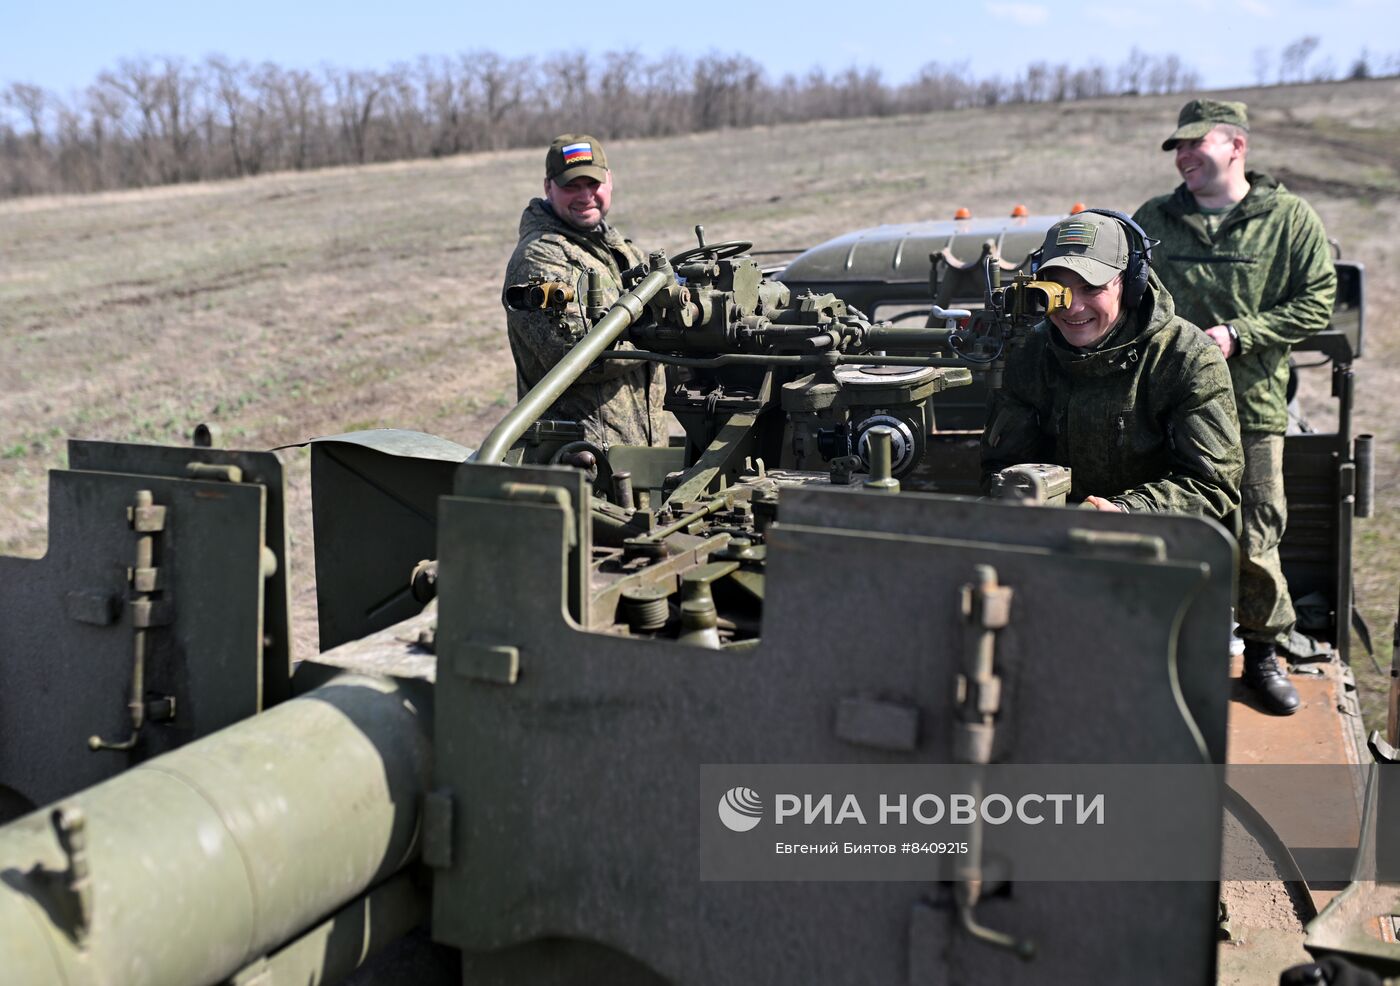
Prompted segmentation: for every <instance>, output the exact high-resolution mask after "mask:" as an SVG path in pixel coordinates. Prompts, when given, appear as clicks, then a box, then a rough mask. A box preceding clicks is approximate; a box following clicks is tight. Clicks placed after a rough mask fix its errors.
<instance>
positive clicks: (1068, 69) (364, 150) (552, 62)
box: [0, 39, 1395, 195]
mask: <svg viewBox="0 0 1400 986" xmlns="http://www.w3.org/2000/svg"><path fill="white" fill-rule="evenodd" d="M1304 40H1306V39H1304ZM1311 53H1312V51H1311V48H1308V47H1306V46H1304V47H1296V46H1295V49H1294V55H1293V62H1290V68H1289V71H1294V70H1295V69H1296V70H1297V71H1302V69H1301V68H1298V66H1305V65H1306V63H1307V61H1308V58H1309V57H1311ZM1394 61H1395V59H1391V61H1388V62H1386V63H1385V64H1386V66H1390V65H1391V64H1392V62H1394ZM1324 70H1326V71H1330V70H1328V69H1327V68H1326V65H1325V64H1324V65H1323V66H1322V67H1320V68H1315V71H1324ZM1368 71H1369V68H1368ZM1198 82H1199V76H1198V74H1197V73H1196V72H1195V70H1194V69H1192V68H1190V67H1189V66H1187V65H1185V64H1184V63H1183V62H1182V61H1181V60H1180V58H1179V57H1177V56H1176V55H1170V54H1169V55H1165V56H1154V55H1149V54H1145V53H1143V52H1141V51H1139V50H1138V49H1136V48H1135V49H1133V50H1132V51H1131V52H1130V53H1129V57H1128V60H1127V61H1126V62H1125V63H1124V64H1123V65H1121V66H1118V67H1117V68H1116V69H1109V68H1105V67H1104V66H1101V65H1097V64H1093V63H1090V64H1087V65H1086V64H1067V63H1061V64H1052V63H1049V62H1046V61H1037V62H1034V63H1032V64H1031V65H1029V66H1028V67H1027V68H1026V69H1025V71H1024V72H1023V73H1022V74H1021V75H1019V76H1017V77H1013V78H1010V79H1003V78H1002V77H1000V76H993V77H991V78H983V79H978V78H976V77H974V76H973V74H972V72H971V70H970V68H969V66H968V65H967V64H966V63H960V64H956V65H947V64H939V63H936V62H931V63H929V64H928V65H925V66H924V67H923V68H922V69H920V71H919V73H918V75H917V76H915V78H914V79H912V80H910V81H909V82H906V83H903V84H892V83H890V82H888V81H886V80H885V79H884V77H883V76H882V74H881V72H880V70H879V69H878V68H875V67H873V66H866V67H861V66H856V65H853V66H851V67H850V68H847V69H845V70H841V71H838V72H836V73H835V74H832V73H829V72H828V71H826V70H825V69H823V68H821V67H816V68H814V69H812V70H811V71H809V72H808V73H806V74H805V75H797V74H788V75H785V76H783V77H782V78H781V79H780V80H778V81H777V82H776V83H774V82H771V81H770V80H769V79H768V78H767V77H766V75H765V73H764V70H763V67H762V66H761V65H759V64H758V63H757V62H755V61H754V60H753V59H752V58H750V57H748V56H747V55H743V54H738V53H725V52H719V51H712V52H710V53H709V54H707V55H705V56H703V57H701V58H699V59H696V60H691V59H688V58H686V57H685V56H684V55H681V54H678V53H675V52H666V53H664V54H661V55H659V56H657V57H655V58H652V59H647V58H644V57H643V56H642V55H641V54H640V53H638V52H636V51H621V52H610V53H607V54H605V55H603V56H601V57H600V58H593V57H591V56H589V55H587V54H585V53H583V52H578V51H575V52H563V53H557V54H554V55H551V56H549V57H548V58H545V59H542V60H540V61H539V62H536V61H534V60H532V59H528V58H522V59H506V58H502V57H501V56H500V55H498V54H496V53H494V52H489V51H474V52H465V53H461V54H459V55H456V56H454V57H452V58H438V59H429V58H421V59H419V60H418V61H416V62H414V63H413V64H411V65H410V64H400V65H395V66H394V67H393V68H392V69H390V70H389V71H387V72H366V71H358V70H350V69H340V68H334V67H330V66H327V67H324V68H323V69H322V70H321V71H320V72H319V73H317V74H313V73H310V72H306V71H303V70H286V69H283V68H281V67H279V66H277V65H273V64H270V63H265V64H262V65H260V66H258V67H256V68H251V67H249V66H248V65H247V64H246V63H244V62H234V61H231V60H230V59H228V58H226V57H224V56H221V55H210V56H208V57H207V58H206V59H205V60H204V61H203V62H202V63H200V64H197V65H187V64H186V63H184V62H182V61H181V60H179V59H175V58H154V59H153V58H139V59H132V60H125V61H122V62H119V63H118V65H117V67H116V68H115V69H112V70H108V71H104V72H102V73H101V74H100V75H99V76H98V78H97V80H96V82H95V83H94V84H93V85H92V86H91V87H89V89H88V90H87V92H86V93H85V94H83V95H82V96H81V97H80V98H78V99H77V100H75V101H74V102H73V104H72V105H68V104H65V103H64V102H63V101H62V100H61V99H59V98H58V97H56V96H54V95H53V94H52V93H49V92H46V91H45V90H44V89H42V88H40V87H38V86H33V85H28V84H25V83H12V84H10V85H8V86H7V87H6V88H4V89H0V195H23V194H32V193H35V192H42V191H48V190H69V191H88V190H93V189H99V188H118V187H128V186H133V185H147V184H152V183H156V182H172V181H186V180H195V179H201V178H221V177H229V176H238V175H247V174H257V173H259V172H262V171H265V170H268V169H277V168H292V169H298V170H300V169H304V168H312V167H324V166H328V165H337V164H345V163H364V162H369V161H381V160H393V159H399V158H411V157H421V156H426V155H442V154H455V153H460V152H463V151H471V150H478V149H482V148H496V147H516V146H522V145H538V144H539V143H541V142H542V141H545V140H548V139H550V138H551V137H553V136H554V135H556V134H558V133H560V132H565V131H572V130H587V131H589V132H592V133H596V134H598V135H599V136H601V137H613V136H654V135H661V134H675V133H686V132H694V131H696V130H708V129H715V128H721V127H744V126H752V125H754V124H757V123H769V122H775V121H787V120H793V121H797V120H813V119H820V118H828V117H831V118H841V117H853V116H879V115H883V114H888V113H926V112H931V111H934V110H940V109H953V108H959V107H968V106H996V105H998V104H1000V103H1004V102H1015V101H1022V102H1024V101H1030V102H1043V101H1047V100H1055V101H1063V100H1074V99H1090V98H1095V97H1098V96H1103V95H1107V94H1109V93H1111V92H1113V91H1114V88H1115V84H1116V88H1117V90H1118V91H1133V92H1136V91H1154V92H1173V91H1178V90H1179V89H1181V88H1186V87H1191V86H1195V85H1197V84H1198Z"/></svg>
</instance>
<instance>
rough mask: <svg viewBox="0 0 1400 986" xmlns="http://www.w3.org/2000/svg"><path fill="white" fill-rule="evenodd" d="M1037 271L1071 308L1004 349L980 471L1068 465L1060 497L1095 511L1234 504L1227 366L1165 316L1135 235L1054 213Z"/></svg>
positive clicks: (1195, 334) (1164, 296)
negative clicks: (1063, 290) (1065, 491)
mask: <svg viewBox="0 0 1400 986" xmlns="http://www.w3.org/2000/svg"><path fill="white" fill-rule="evenodd" d="M1122 219H1124V220H1125V219H1126V217H1122ZM1130 233H1131V234H1132V236H1133V238H1134V239H1135V240H1137V242H1136V243H1130V241H1129V234H1130ZM1037 276H1038V277H1039V278H1041V279H1042V280H1051V281H1055V282H1057V283H1060V284H1063V285H1065V286H1066V287H1068V288H1069V289H1070V292H1071V294H1072V299H1071V303H1070V305H1069V307H1068V308H1067V309H1065V310H1063V311H1060V312H1056V313H1055V314H1052V315H1051V316H1050V317H1049V319H1048V320H1047V321H1045V322H1042V323H1040V324H1039V325H1037V326H1036V327H1035V328H1034V329H1032V330H1031V334H1030V338H1029V339H1028V340H1027V341H1026V343H1025V344H1024V345H1022V346H1020V347H1018V348H1017V349H1016V350H1015V351H1014V352H1013V353H1012V354H1011V356H1010V357H1008V359H1007V361H1006V373H1005V376H1004V380H1003V384H1002V386H1001V388H1000V389H999V390H996V391H993V393H992V398H991V403H990V407H989V409H988V415H987V429H986V431H985V432H984V433H983V436H982V470H983V474H984V477H985V478H987V479H990V477H991V474H992V473H993V472H995V471H996V470H999V469H1003V468H1005V467H1007V466H1012V465H1016V464H1018V463H1024V462H1047V463H1055V464H1057V465H1062V466H1068V467H1069V468H1070V470H1071V474H1072V481H1073V486H1072V488H1071V490H1070V498H1071V499H1072V500H1080V501H1083V502H1085V503H1089V504H1091V505H1093V506H1094V507H1096V508H1098V509H1099V510H1122V511H1130V512H1131V511H1141V512H1147V513H1159V512H1170V513H1184V514H1195V515H1197V516H1205V517H1214V518H1220V517H1223V516H1225V515H1226V514H1228V513H1229V512H1230V511H1232V510H1234V509H1235V508H1236V507H1237V506H1238V505H1239V493H1238V488H1239V481H1240V473H1241V470H1242V468H1243V461H1242V458H1241V455H1240V448H1239V428H1238V426H1237V424H1236V420H1235V403H1234V399H1233V397H1232V395H1231V392H1230V374H1229V371H1228V370H1226V368H1225V360H1224V359H1223V358H1222V357H1221V355H1220V351H1219V350H1218V349H1216V348H1215V347H1214V346H1212V345H1211V344H1210V340H1208V339H1207V338H1206V337H1205V336H1203V335H1202V334H1201V332H1200V330H1199V329H1197V328H1196V327H1195V326H1194V325H1191V324H1190V323H1189V322H1187V321H1185V320H1184V319H1182V318H1180V317H1178V316H1177V314H1176V312H1175V310H1174V308H1173V305H1172V298H1171V295H1170V294H1168V293H1167V292H1166V291H1165V290H1164V289H1163V288H1162V284H1161V282H1160V281H1158V280H1157V277H1156V275H1155V274H1153V273H1152V272H1151V271H1150V269H1149V267H1148V251H1147V249H1146V244H1145V243H1143V242H1142V241H1141V239H1140V238H1138V236H1137V231H1135V230H1130V229H1129V227H1128V226H1127V225H1126V224H1125V222H1123V221H1120V219H1119V218H1114V217H1112V216H1108V215H1100V214H1096V213H1092V212H1086V213H1080V214H1079V215H1077V216H1071V217H1070V218H1068V219H1064V220H1061V221H1060V222H1058V223H1056V224H1055V225H1054V226H1052V227H1050V230H1049V231H1048V232H1047V233H1046V235H1045V243H1044V245H1043V246H1042V248H1041V259H1040V266H1039V273H1038V275H1037Z"/></svg>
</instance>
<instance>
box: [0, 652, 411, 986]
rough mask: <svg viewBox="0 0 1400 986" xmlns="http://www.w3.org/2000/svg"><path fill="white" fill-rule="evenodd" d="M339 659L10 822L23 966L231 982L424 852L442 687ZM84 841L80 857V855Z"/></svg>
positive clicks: (12, 964)
mask: <svg viewBox="0 0 1400 986" xmlns="http://www.w3.org/2000/svg"><path fill="white" fill-rule="evenodd" d="M410 687H411V686H408V685H402V684H399V683H397V682H395V681H393V680H389V679H377V678H370V677H365V676H358V675H341V676H338V677H336V678H334V679H332V680H331V681H330V682H328V683H326V684H325V685H323V686H321V687H320V688H317V689H316V690H314V691H312V692H309V693H308V694H306V695H305V696H303V697H301V698H297V699H293V700H291V701H288V702H284V703H283V704H281V705H279V706H277V707H275V708H273V709H271V710H270V711H268V712H266V713H264V714H262V715H259V716H257V717H255V718H252V719H248V720H245V721H243V722H241V723H238V724H236V725H234V726H232V727H230V728H228V729H226V730H223V731H222V732H219V733H216V734H214V735H212V736H209V737H206V738H205V739H203V740H200V741H198V742H196V743H192V744H190V745H189V746H186V747H183V748H181V749H179V750H176V751H174V752H172V753H169V754H166V755H165V756H161V757H157V758H155V759H153V760H150V761H147V762H146V763H143V764H141V765H139V766H136V767H134V768H132V769H131V770H128V771H127V772H125V773H123V774H120V775H118V776H117V777H114V778H112V779H111V780H109V781H106V782H105V783H102V784H99V785H97V786H96V787H93V788H90V789H88V790H87V791H84V792H82V793H80V794H77V795H74V796H73V797H71V798H67V799H65V800H64V801H62V802H61V803H60V808H59V809H57V810H55V811H53V812H52V816H53V817H54V818H55V819H57V818H59V817H60V816H61V817H62V818H64V819H68V820H70V821H69V824H73V822H72V821H71V820H73V819H77V820H78V821H77V822H76V826H77V831H78V832H79V835H80V838H78V839H76V840H75V839H73V838H72V837H71V833H70V834H69V837H68V838H64V833H60V834H59V837H58V838H56V837H55V832H54V827H55V826H54V825H51V824H50V817H51V812H50V811H49V810H44V811H38V812H34V813H33V814H30V815H28V816H25V817H24V818H21V819H19V820H17V821H15V822H13V823H11V824H10V825H8V826H5V827H4V828H0V873H3V874H4V879H3V881H0V955H4V956H5V957H6V958H5V964H6V974H5V978H6V981H7V982H9V983H16V984H22V986H28V984H30V983H33V984H41V983H42V984H49V983H65V984H75V986H76V984H89V983H93V984H95V983H99V982H100V983H107V982H143V983H152V984H158V983H170V984H176V983H179V984H188V983H196V982H220V981H223V980H224V979H226V978H227V977H229V976H230V975H232V974H234V973H236V972H238V971H239V970H240V969H242V968H244V967H245V966H246V965H248V964H249V963H250V962H252V961H254V960H256V959H259V958H261V957H262V956H264V955H267V954H268V953H269V952H271V951H272V950H273V949H274V948H275V947H276V946H278V945H280V944H282V943H284V942H287V941H289V940H292V939H294V938H295V937H296V936H297V935H299V934H301V933H302V932H304V931H305V930H306V929H308V928H311V927H312V926H314V925H315V924H316V923H317V922H318V921H320V920H321V919H323V918H324V917H325V916H326V915H327V914H330V913H332V912H334V911H335V910H336V909H337V908H339V907H341V905H343V904H345V903H346V902H347V901H350V900H353V899H354V898H356V897H357V896H358V895H360V894H362V893H364V892H365V890H367V889H368V888H370V887H372V886H374V885H375V884H377V883H378V882H379V881H381V880H383V879H385V878H387V877H388V876H390V875H391V874H393V873H394V872H395V871H397V870H398V869H400V868H401V867H403V866H404V865H405V864H406V863H407V862H408V861H409V860H410V859H412V858H413V856H414V855H415V854H416V852H417V831H418V813H419V804H420V803H421V800H422V797H423V795H424V792H425V791H426V789H427V786H428V782H429V776H430V770H431V745H430V737H431V735H432V727H431V722H429V721H428V720H429V719H430V718H431V708H430V707H431V700H430V698H429V699H428V700H426V701H424V700H423V698H422V697H421V696H418V695H417V693H413V692H410V690H409V689H410ZM80 855H81V857H82V858H81V859H80V858H79V857H80Z"/></svg>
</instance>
